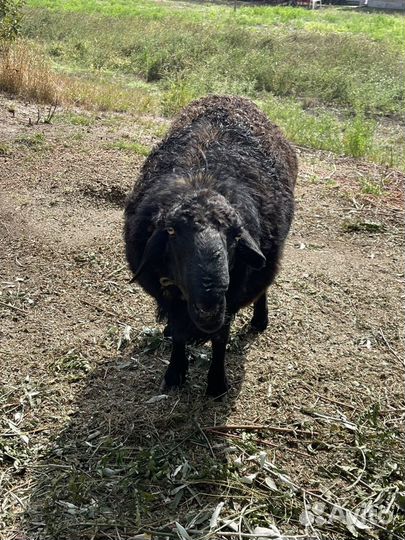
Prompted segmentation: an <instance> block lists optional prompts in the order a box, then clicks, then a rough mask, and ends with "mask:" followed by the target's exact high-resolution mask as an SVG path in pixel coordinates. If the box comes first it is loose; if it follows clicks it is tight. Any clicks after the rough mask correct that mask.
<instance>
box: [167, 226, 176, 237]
mask: <svg viewBox="0 0 405 540" xmlns="http://www.w3.org/2000/svg"><path fill="white" fill-rule="evenodd" d="M166 230H167V234H170V236H174V235H175V234H176V231H175V230H174V229H173V227H168V228H167V229H166Z"/></svg>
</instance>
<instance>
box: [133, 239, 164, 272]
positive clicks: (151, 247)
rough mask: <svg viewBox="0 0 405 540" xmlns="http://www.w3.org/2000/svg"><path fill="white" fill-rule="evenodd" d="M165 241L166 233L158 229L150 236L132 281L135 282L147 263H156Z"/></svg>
mask: <svg viewBox="0 0 405 540" xmlns="http://www.w3.org/2000/svg"><path fill="white" fill-rule="evenodd" d="M166 240H167V232H166V231H163V230H161V229H158V230H157V231H155V232H154V233H153V234H152V236H151V237H150V238H149V240H148V241H147V243H146V246H145V249H144V252H143V256H142V260H141V262H140V264H139V266H138V268H137V270H136V273H135V275H134V277H133V279H134V280H136V279H137V278H138V277H139V275H140V274H141V272H142V271H143V270H144V269H145V266H147V265H148V264H149V263H153V262H156V261H157V260H158V259H159V257H161V256H162V253H163V251H164V248H165V244H166Z"/></svg>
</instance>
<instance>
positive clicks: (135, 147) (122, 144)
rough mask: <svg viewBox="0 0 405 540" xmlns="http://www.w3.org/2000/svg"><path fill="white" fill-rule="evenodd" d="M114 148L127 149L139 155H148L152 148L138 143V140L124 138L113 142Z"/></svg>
mask: <svg viewBox="0 0 405 540" xmlns="http://www.w3.org/2000/svg"><path fill="white" fill-rule="evenodd" d="M113 148H116V149H117V150H125V151H127V152H134V153H135V154H138V155H139V156H144V157H146V156H147V155H148V154H149V153H150V148H149V147H148V146H145V145H144V144H141V143H138V142H136V141H128V140H122V141H118V142H116V143H114V144H113Z"/></svg>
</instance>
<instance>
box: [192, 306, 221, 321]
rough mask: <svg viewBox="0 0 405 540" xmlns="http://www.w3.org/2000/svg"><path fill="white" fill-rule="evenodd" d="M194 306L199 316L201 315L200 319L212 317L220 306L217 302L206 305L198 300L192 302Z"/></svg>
mask: <svg viewBox="0 0 405 540" xmlns="http://www.w3.org/2000/svg"><path fill="white" fill-rule="evenodd" d="M194 307H195V310H196V312H197V313H198V315H199V317H201V318H202V319H212V318H213V317H215V316H216V315H217V313H218V311H219V308H220V306H219V305H218V304H216V305H214V306H209V307H208V306H206V305H204V304H200V303H198V302H197V303H196V304H194Z"/></svg>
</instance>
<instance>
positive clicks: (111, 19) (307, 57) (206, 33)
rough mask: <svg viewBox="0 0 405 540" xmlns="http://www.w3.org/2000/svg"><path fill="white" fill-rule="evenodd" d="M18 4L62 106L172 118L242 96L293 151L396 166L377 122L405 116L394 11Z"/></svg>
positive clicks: (388, 137) (394, 142) (113, 0)
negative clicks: (56, 79)
mask: <svg viewBox="0 0 405 540" xmlns="http://www.w3.org/2000/svg"><path fill="white" fill-rule="evenodd" d="M27 4H28V6H29V7H28V8H27V9H26V12H25V18H24V21H23V34H24V37H25V38H26V39H28V40H30V41H31V42H32V43H35V44H40V45H41V47H42V50H43V51H44V54H45V55H46V56H47V57H48V58H49V59H50V60H51V62H52V65H53V67H54V69H55V70H56V71H57V72H58V73H59V74H60V75H61V76H62V77H65V78H66V77H67V80H68V81H70V83H68V84H66V85H65V94H66V95H67V99H68V101H69V102H73V103H75V104H77V105H82V106H85V107H89V108H91V107H92V106H93V107H94V108H96V109H99V110H115V111H128V112H132V113H147V114H153V115H164V116H167V117H171V116H173V115H174V114H176V113H177V112H178V111H179V110H180V109H181V108H182V107H184V106H185V105H187V104H188V103H189V102H190V101H192V100H193V99H195V98H197V97H200V96H203V95H206V94H208V93H222V94H237V95H244V96H248V97H250V98H252V99H254V100H256V101H258V102H259V104H260V105H261V106H262V107H263V108H264V110H265V111H266V112H267V113H268V115H269V117H270V118H271V119H272V120H273V121H275V122H276V123H278V124H279V125H280V126H281V127H282V128H283V129H284V131H285V132H286V134H287V136H288V137H289V138H290V139H291V140H292V141H294V142H296V143H298V144H301V145H305V146H310V147H313V148H319V149H324V150H330V151H333V152H336V153H338V154H345V155H349V156H353V157H367V158H368V159H370V160H373V161H376V162H378V163H383V164H386V165H388V166H400V167H403V166H404V165H405V159H404V157H403V155H404V151H403V148H404V137H403V134H401V133H400V132H399V131H398V130H395V129H394V130H391V131H390V130H388V131H387V130H386V129H385V130H382V129H381V125H380V124H381V122H380V119H381V118H383V117H384V116H386V115H390V116H391V117H393V118H394V119H395V118H398V117H399V116H400V115H402V114H403V112H404V109H405V108H404V102H405V101H404V98H405V87H404V84H403V73H404V67H405V62H404V57H403V54H402V51H403V50H404V44H403V41H402V38H403V34H404V28H403V24H402V22H403V19H402V18H401V17H400V16H398V15H386V14H374V13H366V12H358V11H356V10H347V9H336V8H329V9H324V10H317V11H312V10H305V9H300V8H284V7H283V8H282V7H241V8H238V9H237V10H236V12H234V11H233V9H232V8H231V7H228V6H213V5H209V4H189V5H188V4H184V3H183V4H181V5H179V4H176V3H175V2H173V3H170V4H168V5H162V4H158V3H156V2H153V1H152V0H143V1H135V0H133V1H128V2H127V1H125V2H124V1H122V0H110V1H98V2H96V1H91V0H87V1H84V0H75V1H73V0H71V1H63V2H62V1H60V0H57V1H52V2H50V1H47V0H41V1H40V0H29V1H28V3H27ZM376 40H378V41H376ZM138 153H139V152H138ZM141 153H142V152H141Z"/></svg>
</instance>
